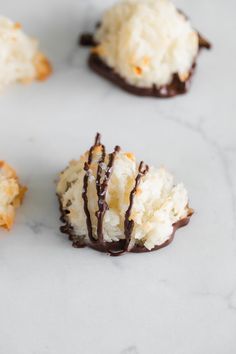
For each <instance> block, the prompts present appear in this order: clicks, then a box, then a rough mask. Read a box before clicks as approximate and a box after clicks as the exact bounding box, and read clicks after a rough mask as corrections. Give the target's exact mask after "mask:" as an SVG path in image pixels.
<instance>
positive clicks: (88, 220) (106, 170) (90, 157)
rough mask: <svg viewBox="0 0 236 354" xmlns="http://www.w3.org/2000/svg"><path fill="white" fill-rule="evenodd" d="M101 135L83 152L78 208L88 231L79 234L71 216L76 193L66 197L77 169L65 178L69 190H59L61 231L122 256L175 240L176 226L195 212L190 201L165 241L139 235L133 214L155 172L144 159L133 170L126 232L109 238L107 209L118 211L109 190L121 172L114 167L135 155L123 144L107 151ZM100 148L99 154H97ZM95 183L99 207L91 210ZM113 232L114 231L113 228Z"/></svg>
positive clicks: (74, 241) (77, 245)
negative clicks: (139, 236)
mask: <svg viewBox="0 0 236 354" xmlns="http://www.w3.org/2000/svg"><path fill="white" fill-rule="evenodd" d="M100 139H101V136H100V134H97V135H96V138H95V142H94V145H93V146H92V147H91V148H90V150H89V151H88V153H87V154H85V155H84V156H83V164H84V165H83V176H82V175H81V176H80V177H79V178H80V181H81V183H82V189H81V191H82V192H81V198H80V202H81V208H82V210H78V211H77V212H78V213H83V218H84V224H85V225H86V232H85V233H84V235H81V231H80V232H79V233H80V234H78V227H77V226H75V222H74V221H73V222H72V219H70V214H71V215H74V213H75V209H74V206H73V204H72V201H71V200H72V199H73V198H74V197H73V195H74V194H71V196H72V198H71V197H70V198H71V200H69V199H66V200H65V198H64V196H65V195H67V193H70V190H69V188H71V186H73V184H74V185H75V183H76V182H75V174H74V172H73V180H72V181H69V182H68V180H65V179H63V181H62V182H63V183H66V187H65V190H64V191H63V192H62V193H61V192H58V199H59V204H60V211H61V221H62V222H63V223H64V225H63V226H62V227H61V228H60V230H61V232H62V233H65V234H67V235H68V236H69V240H70V241H72V245H73V246H74V247H75V248H83V247H86V246H88V247H90V248H93V249H95V250H98V251H100V252H106V253H108V254H109V255H111V256H119V255H122V254H124V253H126V252H133V253H141V252H150V251H154V250H158V249H160V248H163V247H166V246H167V245H169V244H170V243H171V242H172V241H173V239H174V235H175V232H176V230H177V229H178V228H181V227H183V226H185V225H187V224H188V222H189V220H190V217H191V215H192V214H193V211H192V209H190V208H189V207H188V204H186V205H184V208H182V209H183V211H182V213H183V214H181V215H184V216H183V217H182V216H180V217H179V219H178V220H177V219H176V220H177V221H176V222H174V223H173V224H172V227H171V234H168V235H166V236H167V237H165V238H164V239H163V242H162V243H161V244H154V243H153V244H151V246H150V244H147V245H146V243H145V242H144V240H145V235H144V237H143V238H142V239H140V240H138V239H135V237H134V236H135V233H137V232H138V231H137V229H136V227H137V224H136V222H135V220H134V219H135V218H133V216H134V215H135V214H134V209H135V205H136V203H137V200H136V198H140V197H139V195H141V196H142V188H144V186H145V183H147V179H148V174H149V173H151V174H153V172H152V169H151V172H150V169H149V166H147V165H146V164H145V163H144V162H141V163H140V164H139V165H138V166H137V169H136V172H133V175H132V176H133V177H132V179H133V182H132V185H133V186H130V187H129V190H128V193H129V198H128V201H127V204H126V212H125V213H124V215H120V220H123V226H122V227H121V230H123V231H121V232H123V235H121V234H120V236H119V237H120V239H119V238H117V239H116V240H115V241H114V240H111V241H109V242H108V241H107V237H108V236H109V235H107V234H105V232H104V230H105V229H106V233H107V227H105V226H106V225H105V221H106V220H105V217H106V213H109V212H113V213H114V211H112V210H110V209H112V204H114V203H113V202H114V201H112V200H111V199H110V200H109V201H108V199H109V198H108V194H109V193H110V194H111V195H112V193H113V192H112V190H110V189H111V188H112V187H110V184H112V183H113V181H112V178H113V177H114V179H115V178H116V176H113V173H114V174H115V173H117V172H116V171H114V168H117V167H116V165H117V164H119V159H124V161H123V160H122V161H121V160H120V161H121V162H122V163H123V162H125V163H128V164H130V166H131V164H133V156H132V155H131V154H130V153H123V152H122V151H121V148H120V147H119V146H116V147H115V148H114V151H113V152H112V153H110V154H106V149H105V146H104V145H103V144H101V140H100ZM98 151H99V155H96V154H97V152H98ZM122 154H123V155H122ZM95 155H96V156H95ZM127 156H128V157H127ZM98 157H99V158H98ZM94 159H96V162H95V165H96V168H94V165H93V164H94ZM128 159H132V161H131V162H130V161H129V160H128ZM84 160H85V161H84ZM132 166H133V165H132ZM76 168H77V167H76ZM77 170H78V169H77ZM93 170H94V171H96V173H93ZM124 172H125V171H124ZM64 173H67V172H66V170H65V171H64V172H63V173H62V177H63V174H64ZM80 173H82V170H81V171H80ZM134 173H136V176H135V175H134ZM92 177H93V178H92ZM63 178H64V177H63ZM129 178H130V177H129ZM145 179H146V180H145ZM145 181H146V182H145ZM91 184H93V185H95V186H96V203H97V207H96V208H95V209H94V210H90V207H89V205H91V203H90V202H91V201H90V200H89V195H90V194H89V188H91ZM129 184H130V180H129ZM174 188H175V187H174ZM181 188H182V187H181ZM173 190H174V189H172V190H170V195H172V194H171V193H173V192H172V191H173ZM68 191H69V192H68ZM76 192H77V190H76V189H75V193H76ZM73 193H74V192H73ZM90 193H91V191H90ZM143 193H144V192H143ZM181 193H182V192H181ZM77 197H78V196H77ZM168 198H169V199H170V198H171V197H170V196H168ZM174 198H175V197H174ZM180 199H181V198H180ZM186 203H187V199H186ZM110 205H111V206H110ZM113 208H114V207H113ZM173 208H174V206H173ZM94 216H95V218H94ZM168 222H169V221H168ZM73 223H74V224H73ZM154 228H155V225H154ZM154 231H155V230H154ZM139 232H140V230H139ZM110 233H112V231H110ZM146 242H147V241H146ZM159 242H160V241H159Z"/></svg>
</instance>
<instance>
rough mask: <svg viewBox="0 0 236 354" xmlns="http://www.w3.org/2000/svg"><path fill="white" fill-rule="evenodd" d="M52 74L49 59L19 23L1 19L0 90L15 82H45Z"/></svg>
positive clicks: (4, 18)
mask: <svg viewBox="0 0 236 354" xmlns="http://www.w3.org/2000/svg"><path fill="white" fill-rule="evenodd" d="M51 72H52V67H51V64H50V62H49V61H48V59H47V58H46V57H45V56H44V54H43V53H41V52H40V51H39V49H38V42H37V40H35V39H33V38H31V37H28V36H27V35H26V34H25V33H24V32H23V30H22V28H21V25H20V24H19V23H14V22H12V21H11V20H10V19H8V18H6V17H0V90H2V89H3V88H4V87H5V86H8V85H10V84H13V83H15V82H21V83H28V82H31V81H33V80H45V79H46V78H47V77H48V76H49V75H50V74H51Z"/></svg>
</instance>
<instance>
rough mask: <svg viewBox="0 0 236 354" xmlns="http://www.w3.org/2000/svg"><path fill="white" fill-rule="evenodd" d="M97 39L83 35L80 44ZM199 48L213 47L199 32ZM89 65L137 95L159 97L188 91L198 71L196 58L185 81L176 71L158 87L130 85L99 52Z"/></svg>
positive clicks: (89, 43)
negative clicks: (166, 83)
mask: <svg viewBox="0 0 236 354" xmlns="http://www.w3.org/2000/svg"><path fill="white" fill-rule="evenodd" d="M95 43H96V42H95V40H94V38H93V35H92V34H90V35H89V34H87V35H86V37H85V35H82V36H81V38H80V45H82V46H86V47H93V46H94V45H95ZM199 48H200V49H203V48H205V49H211V44H210V42H208V41H207V40H206V39H204V38H203V37H202V36H201V35H200V34H199ZM88 65H89V67H90V68H91V69H92V70H93V71H94V72H95V73H97V74H98V75H100V76H102V77H103V78H105V79H107V80H109V81H111V82H113V83H114V84H115V85H117V86H119V87H120V88H122V89H123V90H125V91H127V92H129V93H132V94H134V95H137V96H151V97H159V98H170V97H174V96H177V95H182V94H184V93H187V92H188V91H189V89H190V86H191V82H192V77H193V75H194V73H195V71H196V66H197V64H196V60H195V62H194V63H193V66H192V68H191V70H190V72H189V76H188V78H187V79H186V80H185V81H181V80H180V78H179V75H178V74H177V73H176V74H174V75H173V77H172V81H171V83H170V84H168V85H163V86H161V87H156V86H155V85H153V86H152V87H150V88H147V87H137V86H134V85H130V84H129V83H128V82H127V81H126V80H125V79H124V78H123V77H121V76H120V75H119V74H117V73H116V72H115V71H114V70H113V69H112V68H110V67H109V66H108V65H107V64H106V63H105V62H104V61H103V60H102V59H101V58H100V57H99V56H98V55H97V54H94V53H91V54H90V55H89V59H88Z"/></svg>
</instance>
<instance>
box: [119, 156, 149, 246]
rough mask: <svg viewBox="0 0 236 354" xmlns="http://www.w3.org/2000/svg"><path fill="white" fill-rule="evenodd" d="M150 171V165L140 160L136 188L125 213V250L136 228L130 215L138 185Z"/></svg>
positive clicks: (131, 194) (132, 192)
mask: <svg viewBox="0 0 236 354" xmlns="http://www.w3.org/2000/svg"><path fill="white" fill-rule="evenodd" d="M148 171H149V166H148V165H145V164H144V162H143V161H142V162H140V165H139V169H138V174H137V177H136V179H135V185H134V188H133V189H132V191H131V193H130V197H129V207H128V209H127V211H126V213H125V223H124V233H125V240H126V242H125V248H124V251H128V250H129V244H130V240H131V235H132V232H133V228H134V221H133V220H132V219H131V220H130V216H131V212H132V208H133V204H134V197H135V195H136V193H137V190H138V186H139V184H140V182H141V179H142V178H143V177H144V176H145V175H146V174H147V173H148Z"/></svg>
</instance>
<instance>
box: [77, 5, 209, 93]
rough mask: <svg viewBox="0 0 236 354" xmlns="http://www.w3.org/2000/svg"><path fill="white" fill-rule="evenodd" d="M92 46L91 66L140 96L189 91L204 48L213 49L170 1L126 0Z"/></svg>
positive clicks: (87, 40) (90, 40)
mask: <svg viewBox="0 0 236 354" xmlns="http://www.w3.org/2000/svg"><path fill="white" fill-rule="evenodd" d="M81 44H82V45H88V44H91V46H92V49H91V54H90V57H89V65H90V67H91V68H92V69H93V70H94V71H95V72H96V73H98V74H100V75H101V76H103V77H105V78H107V79H109V80H110V81H112V82H113V83H115V84H116V85H118V86H120V87H121V88H123V89H125V90H126V91H129V92H131V93H133V94H137V95H141V96H155V97H172V96H175V95H178V94H183V93H185V92H186V91H187V90H188V88H189V83H190V80H191V77H192V75H193V72H194V69H195V66H196V59H197V56H198V53H199V49H200V48H203V47H204V48H208V49H209V48H210V43H209V42H208V41H207V40H205V39H204V38H203V37H202V36H201V35H200V34H199V33H198V32H197V31H196V30H195V29H194V28H193V27H192V25H191V23H190V21H189V20H188V18H187V17H186V16H185V15H184V14H183V13H182V12H181V11H179V10H178V9H177V8H176V7H175V6H174V4H173V3H172V2H171V1H170V0H122V1H119V2H118V3H117V4H115V5H114V6H112V7H111V8H110V9H108V10H107V11H106V12H105V14H104V16H103V18H102V20H101V22H100V23H99V25H98V26H97V29H96V31H95V34H94V35H93V36H89V35H88V34H86V35H84V36H82V37H81Z"/></svg>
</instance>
